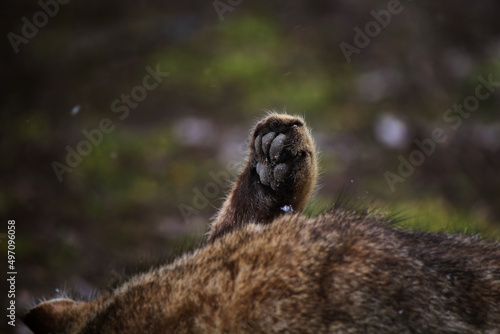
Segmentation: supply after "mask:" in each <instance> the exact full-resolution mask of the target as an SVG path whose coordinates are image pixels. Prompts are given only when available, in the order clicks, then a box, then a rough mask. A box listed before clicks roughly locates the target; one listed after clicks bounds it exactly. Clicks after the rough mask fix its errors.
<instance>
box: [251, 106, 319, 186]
mask: <svg viewBox="0 0 500 334" xmlns="http://www.w3.org/2000/svg"><path fill="white" fill-rule="evenodd" d="M306 131H307V130H306ZM308 139H309V138H308V136H307V135H306V134H305V133H304V122H303V121H302V120H300V119H299V118H295V117H286V116H285V115H272V116H270V117H268V118H266V119H264V120H263V121H262V122H260V123H259V124H258V125H257V126H256V128H255V131H254V135H253V145H252V146H251V147H252V149H253V152H252V153H253V154H251V156H252V158H253V165H254V166H255V167H254V168H255V171H256V173H257V175H258V177H259V180H258V181H259V182H260V183H261V184H263V185H264V186H268V187H271V189H273V190H275V191H278V190H279V188H280V187H283V186H284V185H285V182H286V181H287V179H288V178H289V177H291V176H292V166H293V164H295V163H297V161H298V160H299V159H304V158H307V157H306V155H308V154H312V152H311V151H312V150H311V147H310V144H311V143H309V140H308ZM304 144H305V145H304ZM291 182H293V181H291Z"/></svg>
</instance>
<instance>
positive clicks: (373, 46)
mask: <svg viewBox="0 0 500 334" xmlns="http://www.w3.org/2000/svg"><path fill="white" fill-rule="evenodd" d="M401 4H402V6H403V7H404V9H403V11H402V12H401V13H400V14H398V15H393V16H392V18H391V23H390V24H389V25H388V26H387V27H386V28H384V29H382V30H381V32H380V34H379V35H378V36H375V37H373V38H372V39H371V42H370V44H369V45H368V46H367V47H365V48H361V50H360V52H359V53H357V54H352V62H351V63H348V62H347V61H346V59H345V57H344V55H343V53H342V51H341V48H340V47H339V45H340V43H341V42H347V43H349V44H351V45H354V37H355V31H354V30H353V28H354V27H360V29H364V27H365V25H366V23H368V22H370V21H372V20H373V16H372V15H371V14H370V11H372V10H375V11H379V10H383V9H386V8H387V2H386V1H375V2H373V1H372V2H360V1H353V2H345V1H341V2H329V1H315V2H306V1H287V2H285V1H278V2H265V1H254V2H251V3H250V2H249V3H247V2H242V4H241V5H239V6H237V7H235V8H234V9H233V11H228V12H225V13H224V14H223V17H224V20H223V21H220V20H219V16H218V14H217V12H216V10H215V9H214V7H213V4H212V3H210V2H206V3H200V2H197V1H194V0H188V1H184V2H175V3H174V2H164V1H142V2H140V3H136V2H131V1H119V2H118V1H115V0H112V1H106V2H98V1H91V2H88V1H87V2H70V3H68V4H67V5H61V6H60V8H59V12H58V14H57V15H56V16H55V17H53V18H51V19H50V20H49V23H48V24H47V25H46V26H44V27H41V28H40V29H39V32H38V34H37V35H36V36H35V37H33V38H32V39H30V40H29V42H28V43H27V44H20V45H19V52H18V53H15V52H14V51H13V48H12V47H11V45H8V44H7V43H8V41H7V40H5V41H4V43H5V44H4V48H3V49H2V50H1V51H0V52H1V54H2V56H3V59H4V61H3V62H2V63H1V64H0V73H1V75H2V78H3V79H4V80H2V85H3V86H2V87H1V88H2V89H1V92H2V93H1V99H0V108H1V111H2V112H1V113H0V118H1V121H0V124H2V131H1V134H0V135H1V138H2V140H1V141H0V143H1V144H0V145H1V152H2V159H1V161H0V168H1V171H2V176H3V177H2V178H1V185H2V187H1V190H0V212H1V213H2V216H4V217H6V219H7V218H8V219H16V221H17V228H18V230H17V233H18V234H17V237H18V239H17V241H18V242H17V247H18V248H17V251H18V259H17V261H18V262H17V263H18V266H19V272H20V273H22V276H21V275H20V276H19V287H20V295H21V296H25V297H26V296H28V291H29V292H30V293H35V294H40V293H45V294H48V293H51V291H52V289H54V288H55V287H59V286H60V284H61V282H66V281H67V282H69V285H71V284H75V285H77V286H79V287H80V288H81V289H84V290H85V287H96V286H106V283H107V282H108V281H109V280H110V278H113V274H111V270H116V271H117V272H121V270H122V268H124V267H132V268H133V267H134V263H136V261H138V254H139V257H142V256H144V257H149V256H151V257H155V256H156V255H154V254H158V253H160V254H161V253H162V252H165V253H171V251H172V249H176V248H179V240H188V239H189V240H190V241H189V244H195V243H196V242H193V240H198V239H199V236H202V235H203V232H204V231H206V226H207V222H208V221H209V219H210V217H211V216H212V215H213V214H214V213H215V212H216V208H217V207H218V206H219V205H220V203H221V202H222V199H223V196H224V194H225V192H226V191H227V189H228V182H227V181H228V179H234V175H235V172H234V169H231V167H230V166H228V165H227V164H228V162H232V163H234V162H237V161H242V159H244V156H245V152H244V151H245V150H244V148H245V147H246V141H247V135H248V131H249V129H250V128H251V126H252V124H253V122H255V121H256V120H257V119H259V118H260V117H262V116H263V115H264V114H265V112H266V110H271V109H276V110H278V111H283V110H286V111H288V112H289V113H291V114H299V115H303V116H304V117H305V118H306V120H307V121H308V123H309V125H310V126H311V127H312V128H313V135H314V137H315V139H316V142H317V145H318V147H319V149H320V151H321V168H322V179H321V187H320V188H319V190H318V191H317V194H316V197H315V201H314V202H313V203H312V204H311V207H310V208H309V209H308V212H319V211H321V210H323V209H325V208H326V207H328V206H330V205H331V204H332V203H333V201H334V200H335V198H336V195H337V194H339V193H340V192H341V191H342V190H343V189H346V188H347V189H350V191H352V192H353V193H355V194H360V196H361V197H360V200H361V201H368V202H371V200H372V199H375V201H376V203H378V205H379V206H380V207H381V208H385V210H387V212H399V213H401V215H402V216H406V217H409V218H408V219H407V220H405V221H404V222H403V223H402V224H403V226H406V227H409V228H417V229H423V230H432V231H455V232H456V231H460V232H468V233H474V232H480V233H482V234H483V235H485V236H491V237H495V236H498V231H499V229H500V177H499V175H498V172H497V171H498V170H499V168H500V145H499V144H498V143H500V123H499V120H498V109H499V107H500V92H494V93H493V94H492V95H491V97H489V98H488V99H486V100H484V101H481V102H480V106H479V108H478V109H477V111H474V112H472V113H471V115H470V117H468V118H464V119H462V125H461V126H460V127H459V128H458V129H457V130H453V129H450V127H449V124H448V125H447V124H446V122H444V121H443V115H444V114H445V112H446V110H447V109H448V108H452V106H453V104H454V103H462V102H463V101H464V99H465V98H466V97H467V96H469V95H471V94H474V92H475V89H476V86H477V85H478V79H477V77H478V76H479V75H482V76H483V77H484V78H487V77H488V75H490V74H491V75H492V76H493V80H494V81H500V21H499V20H498V17H497V16H498V15H497V14H496V13H498V10H499V9H500V4H499V3H497V2H495V1H493V0H481V1H480V2H477V3H474V6H470V3H469V2H466V1H465V0H460V1H451V0H446V1H440V2H432V1H430V0H426V1H419V2H418V3H416V2H402V3H401ZM6 6H7V7H8V8H7V9H5V13H6V14H5V20H3V22H2V23H1V24H3V25H4V26H5V29H4V31H7V32H14V33H17V34H20V33H21V29H22V24H23V23H22V21H21V18H22V17H24V16H26V17H27V18H28V19H29V20H30V19H31V18H32V16H33V14H34V13H36V12H37V11H39V10H41V9H40V7H39V5H38V4H37V3H36V2H33V1H18V2H15V3H9V4H6ZM148 66H149V67H150V68H152V69H155V68H156V67H157V66H158V67H159V69H160V70H161V71H163V72H169V73H170V74H169V76H168V77H166V78H164V79H163V82H161V83H160V84H159V86H158V87H157V88H155V89H152V90H149V91H147V96H146V98H145V99H144V100H143V101H138V105H137V106H136V107H134V108H132V107H130V108H129V112H130V114H129V115H128V116H127V117H126V118H124V119H120V118H119V116H120V113H115V112H114V111H113V108H112V103H113V101H115V100H116V99H119V100H121V99H122V96H123V95H122V94H129V95H130V94H133V91H134V89H135V88H136V87H138V86H142V84H143V79H144V77H145V76H146V75H148V71H147V70H146V68H147V67H148ZM121 105H125V104H124V102H123V101H122V102H121ZM103 118H109V119H110V120H111V122H112V124H113V125H114V129H113V131H111V132H110V133H107V134H103V139H102V142H101V143H100V144H98V145H93V147H92V152H91V153H90V154H88V155H86V156H83V157H82V161H81V163H80V164H78V166H76V167H75V168H74V170H73V171H72V172H68V173H65V174H64V175H63V182H59V181H58V178H57V176H56V173H55V172H54V170H53V167H52V164H53V162H54V161H57V162H60V163H65V159H66V155H67V153H68V151H67V147H68V146H69V147H70V148H72V149H77V147H78V145H79V144H80V143H81V142H82V141H83V140H86V137H85V136H84V134H83V133H82V131H83V130H84V129H85V130H87V131H91V130H93V129H98V128H99V124H100V122H101V120H102V119H103ZM384 119H385V120H387V119H389V120H390V124H392V125H391V126H390V127H389V128H383V129H384V130H383V131H382V132H377V131H378V130H377V129H378V128H379V127H380V126H381V125H383V122H382V121H383V120H384ZM391 122H392V123H391ZM395 124H396V125H397V124H399V126H400V127H401V129H402V132H401V134H400V136H399V137H397V136H396V137H397V138H396V139H394V137H391V138H389V139H390V140H392V142H387V140H386V141H384V140H385V139H384V134H387V132H390V131H394V129H395ZM401 124H403V125H401ZM436 127H443V128H445V130H446V131H447V132H446V134H447V135H448V139H449V140H448V141H447V142H446V143H444V144H439V145H437V147H436V150H435V153H433V154H431V155H430V156H428V157H426V159H425V162H424V163H423V165H422V166H420V167H416V168H415V171H414V173H413V174H412V175H411V176H410V177H408V178H407V179H406V180H405V181H404V182H403V183H398V184H397V186H396V189H395V191H391V190H390V187H389V186H388V184H387V181H386V179H385V177H384V173H385V172H386V171H392V172H395V173H397V169H398V167H399V165H400V159H399V156H402V157H403V158H405V159H408V157H409V155H410V154H411V152H413V151H414V150H415V149H418V147H417V146H416V145H415V144H414V140H415V139H419V140H425V139H426V138H430V133H431V132H432V130H433V129H434V128H436ZM214 175H215V176H214ZM200 194H201V195H200ZM182 205H186V206H189V207H191V208H192V211H191V212H190V214H189V215H188V216H189V217H187V219H186V216H185V215H184V216H183V214H182V210H181V209H180V206H182ZM193 234H194V235H197V236H198V237H193ZM183 242H184V241H182V242H180V243H183ZM181 248H182V247H181ZM2 252H5V250H2ZM82 287H83V288H82Z"/></svg>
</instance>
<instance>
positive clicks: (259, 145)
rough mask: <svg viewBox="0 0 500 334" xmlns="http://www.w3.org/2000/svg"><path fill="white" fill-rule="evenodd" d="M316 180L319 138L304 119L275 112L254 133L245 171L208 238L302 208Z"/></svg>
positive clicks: (269, 220) (220, 212)
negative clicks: (313, 133) (312, 133)
mask: <svg viewBox="0 0 500 334" xmlns="http://www.w3.org/2000/svg"><path fill="white" fill-rule="evenodd" d="M316 178H317V162H316V152H315V147H314V142H313V140H312V138H311V135H310V133H309V130H308V129H307V126H306V125H305V123H304V121H303V120H302V119H301V118H299V117H293V116H289V115H281V114H271V115H269V116H267V117H266V118H264V119H263V120H262V121H260V122H259V123H258V124H257V125H256V126H255V129H254V131H253V133H252V137H251V143H250V154H249V157H248V160H247V165H246V166H245V168H244V170H243V172H242V173H241V174H240V176H239V177H238V180H237V181H236V183H235V184H234V187H233V189H232V190H231V193H230V194H229V196H228V198H227V199H226V201H225V202H224V205H223V206H222V208H221V210H220V211H219V213H218V214H217V216H216V217H215V219H214V221H213V223H212V226H211V230H210V235H209V240H213V239H215V238H216V237H218V236H220V235H222V234H224V233H226V232H228V231H230V230H232V229H234V228H237V227H238V226H241V225H243V224H247V223H252V222H256V223H268V222H271V221H272V220H273V219H274V218H276V217H277V216H279V215H281V214H283V213H285V212H300V211H301V210H302V209H303V208H304V206H305V205H306V204H307V202H308V200H309V198H310V196H311V193H312V191H313V188H314V186H315V184H316Z"/></svg>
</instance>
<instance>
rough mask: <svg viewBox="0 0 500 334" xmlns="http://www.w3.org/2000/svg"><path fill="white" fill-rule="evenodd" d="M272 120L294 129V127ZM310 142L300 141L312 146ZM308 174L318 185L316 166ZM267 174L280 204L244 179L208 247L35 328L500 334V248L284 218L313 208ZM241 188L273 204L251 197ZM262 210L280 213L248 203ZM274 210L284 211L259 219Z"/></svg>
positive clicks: (381, 222) (372, 223)
mask: <svg viewBox="0 0 500 334" xmlns="http://www.w3.org/2000/svg"><path fill="white" fill-rule="evenodd" d="M270 117H273V118H277V119H278V121H280V122H283V123H284V124H285V126H287V127H290V124H293V118H290V116H283V117H282V116H279V115H271V116H270ZM270 119H271V120H272V118H268V120H270ZM300 121H301V120H300ZM272 122H274V121H272ZM301 122H302V121H301ZM259 124H260V125H265V126H267V127H268V128H269V127H270V125H269V124H268V123H266V121H264V123H262V122H261V123H259ZM273 124H274V123H273ZM291 128H292V129H296V128H298V126H297V127H293V125H292V126H291ZM258 129H259V125H257V128H256V131H255V133H259V132H258V131H257V130H258ZM282 130H283V129H282ZM288 131H289V130H288ZM292 131H295V130H292ZM255 133H254V135H253V138H254V139H255V138H256V136H255ZM276 133H278V131H276ZM304 133H306V132H303V133H302V135H298V136H294V137H292V138H295V140H297V139H298V138H302V139H307V138H310V137H308V134H307V135H304ZM257 136H258V135H257ZM287 138H288V137H287ZM282 139H283V138H282ZM287 140H288V139H287ZM253 144H255V143H254V142H253ZM278 144H280V143H278V142H277V143H276V144H275V149H276V148H281V149H283V150H284V149H285V146H282V145H278ZM302 144H303V143H302ZM302 144H300V143H298V142H295V144H294V145H292V146H293V147H295V148H297V147H302V148H304V147H307V146H304V145H302ZM309 144H310V143H309ZM286 147H288V148H289V146H286ZM310 147H311V146H310ZM252 148H253V149H252ZM253 150H257V151H258V150H259V145H257V148H255V146H254V145H253V146H251V153H250V157H249V162H248V164H247V167H246V171H244V172H243V174H245V173H248V174H249V175H250V174H251V173H255V169H256V164H255V163H254V162H255V159H253V158H252V154H254V155H255V154H256V153H255V152H253ZM292 150H293V148H292ZM312 150H314V148H312ZM274 151H276V150H273V152H274ZM299 151H300V150H295V152H299ZM257 154H258V152H257ZM292 156H297V154H292ZM312 157H314V155H312ZM261 158H262V157H261ZM287 159H288V158H287ZM257 160H258V159H257ZM252 161H254V162H252ZM259 161H262V160H259ZM284 161H289V160H286V159H285V160H284ZM296 162H297V161H294V163H296ZM301 163H302V164H303V165H302V166H303V168H306V169H307V168H309V171H310V172H309V173H310V174H311V176H312V177H314V178H315V177H316V168H315V167H314V168H312V167H311V163H313V164H315V160H314V159H313V160H303V159H299V160H298V164H299V165H300V164H301ZM249 166H250V167H249ZM268 166H271V167H270V168H274V167H275V166H276V164H274V165H273V164H272V163H271V164H269V165H268ZM293 166H297V165H296V164H294V165H293ZM299 169H300V168H299ZM289 172H290V173H291V174H292V175H296V176H297V177H296V178H288V177H287V178H285V179H287V180H288V181H287V182H292V181H293V180H294V179H296V180H299V181H300V180H301V178H302V177H307V175H306V174H307V173H308V172H304V173H301V172H300V171H299V170H296V169H293V168H292V169H289ZM243 174H242V175H243ZM257 174H258V176H256V174H253V176H252V177H253V179H250V180H254V181H255V182H260V181H262V180H263V181H264V182H265V183H268V184H269V186H268V187H271V188H273V185H274V188H276V189H273V191H275V193H277V194H280V195H279V196H283V197H279V199H278V200H272V194H273V193H272V192H270V191H269V192H265V191H264V190H262V189H260V190H259V187H260V186H261V185H257V186H254V187H253V188H252V185H251V183H248V182H252V181H248V179H247V181H245V179H244V178H245V177H240V179H238V181H237V182H236V184H235V189H233V192H232V193H231V195H230V196H229V198H228V200H227V201H226V203H225V205H224V207H223V209H222V211H221V213H220V214H219V217H218V219H216V220H215V223H214V225H212V231H211V234H210V238H211V239H210V240H211V241H210V242H208V243H207V244H206V245H204V246H203V247H201V248H199V249H197V250H196V251H194V252H193V253H191V254H187V255H184V256H183V257H181V258H179V259H177V260H176V261H174V262H173V263H172V264H169V265H165V266H163V267H160V268H158V269H154V270H151V271H150V272H147V273H145V274H141V275H138V276H135V277H133V278H132V279H130V280H129V281H128V282H126V283H125V284H123V285H122V286H120V287H118V288H117V289H115V290H114V291H113V292H110V293H106V294H104V295H102V296H101V297H99V298H97V299H96V300H94V301H91V302H73V301H71V300H61V299H58V300H52V301H47V302H44V303H42V304H40V305H38V306H36V307H34V308H33V309H31V310H30V311H29V312H28V313H27V315H26V316H25V317H24V321H25V322H26V324H27V325H28V326H29V327H30V328H31V329H32V330H33V331H34V332H35V333H60V332H62V333H67V334H84V333H85V334H94V333H103V334H108V333H109V334H111V333H130V334H135V333H137V334H139V333H499V332H500V244H498V243H494V242H487V241H484V240H480V239H479V238H476V237H465V236H460V235H451V234H432V233H421V232H415V231H405V230H401V229H397V228H394V227H391V223H390V222H388V221H386V220H385V219H382V218H381V217H379V216H377V215H364V214H356V213H354V212H353V211H346V210H342V209H334V210H332V211H331V212H328V213H325V214H323V215H320V216H318V217H316V218H306V217H304V216H302V215H300V214H298V213H286V214H284V213H283V210H277V209H276V208H278V209H279V208H280V207H279V206H280V205H281V204H283V203H285V204H284V205H295V206H294V209H295V210H296V211H297V210H300V209H301V208H302V207H303V205H304V204H302V202H301V201H300V200H299V201H295V200H294V199H288V200H287V199H286V196H285V195H286V193H284V192H280V189H281V188H280V186H279V184H278V183H277V182H274V181H276V180H272V179H270V178H269V177H270V176H269V175H270V174H265V173H263V172H262V170H261V173H260V174H259V173H257ZM301 175H302V176H301ZM278 176H279V177H278V178H277V179H278V181H279V180H283V179H284V178H283V177H282V175H279V174H278ZM247 177H248V175H247ZM273 182H274V183H273ZM302 182H304V180H302ZM306 184H308V183H307V182H306ZM313 185H314V184H312V185H310V186H309V187H307V189H306V191H302V190H301V189H300V187H296V186H293V185H287V186H286V187H287V191H289V192H288V194H289V195H290V196H292V197H293V196H294V195H297V194H305V195H302V196H305V197H307V198H308V197H309V195H310V191H311V189H312V187H313ZM239 186H243V187H244V188H242V189H241V191H243V190H245V189H246V190H247V191H248V190H251V189H253V190H256V191H262V193H263V194H264V195H258V196H263V197H258V196H257V195H255V194H253V193H250V194H246V195H247V197H245V196H244V195H245V194H244V193H242V194H241V196H240V195H238V192H239V191H240V190H239V189H236V188H238V187H239ZM256 196H257V197H256ZM266 196H267V197H266ZM259 198H261V199H262V198H264V199H266V198H267V199H271V201H264V202H263V205H262V204H259V205H257V204H252V203H247V202H246V201H248V200H250V201H255V200H257V199H259ZM245 199H246V200H245ZM282 199H284V201H283V200H282ZM302 199H303V198H302ZM231 203H233V204H236V205H242V206H243V207H244V208H243V209H241V208H239V207H231V205H232V204H231ZM270 204H272V205H270ZM274 205H275V206H276V207H275V206H274ZM269 207H272V208H275V209H276V210H275V211H273V212H272V213H266V212H258V210H259V208H264V210H265V209H266V208H269ZM250 208H253V210H257V211H252V209H250ZM224 210H226V211H224ZM231 212H232V213H231ZM235 214H236V215H238V214H244V215H247V216H246V218H245V219H239V217H237V216H235ZM231 215H232V216H231ZM228 217H232V218H234V219H235V221H237V223H236V224H232V220H231V219H232V218H230V219H229V218H228ZM269 217H272V218H269ZM246 219H248V221H249V222H247V220H246ZM269 219H271V221H269ZM263 223H264V224H263Z"/></svg>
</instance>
